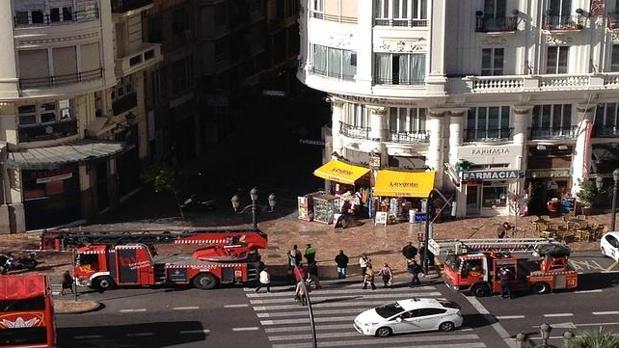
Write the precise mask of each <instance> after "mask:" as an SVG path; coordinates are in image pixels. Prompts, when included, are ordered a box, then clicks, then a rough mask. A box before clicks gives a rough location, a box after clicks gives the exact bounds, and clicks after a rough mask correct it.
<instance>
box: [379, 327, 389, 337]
mask: <svg viewBox="0 0 619 348" xmlns="http://www.w3.org/2000/svg"><path fill="white" fill-rule="evenodd" d="M391 333H392V331H391V329H390V328H388V327H380V328H378V329H377V330H376V337H389V336H391Z"/></svg>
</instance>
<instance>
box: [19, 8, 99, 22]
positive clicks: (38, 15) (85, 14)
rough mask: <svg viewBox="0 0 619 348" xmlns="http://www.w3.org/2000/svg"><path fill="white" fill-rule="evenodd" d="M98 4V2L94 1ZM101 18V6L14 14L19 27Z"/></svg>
mask: <svg viewBox="0 0 619 348" xmlns="http://www.w3.org/2000/svg"><path fill="white" fill-rule="evenodd" d="M93 4H96V3H93ZM98 18H99V8H97V7H96V6H93V7H91V8H89V9H87V10H82V11H66V12H65V11H63V12H58V13H43V11H39V12H36V11H31V12H30V16H29V15H28V12H18V13H17V15H15V16H13V25H14V26H15V27H16V28H19V27H36V26H41V25H62V24H75V23H82V22H90V21H93V20H96V19H98Z"/></svg>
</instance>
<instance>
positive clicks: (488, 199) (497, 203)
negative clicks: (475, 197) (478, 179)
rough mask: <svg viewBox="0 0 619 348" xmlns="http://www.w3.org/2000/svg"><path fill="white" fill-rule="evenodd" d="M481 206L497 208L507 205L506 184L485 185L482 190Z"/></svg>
mask: <svg viewBox="0 0 619 348" xmlns="http://www.w3.org/2000/svg"><path fill="white" fill-rule="evenodd" d="M482 206H483V207H484V208H498V207H506V206H507V186H485V185H484V187H483V190H482Z"/></svg>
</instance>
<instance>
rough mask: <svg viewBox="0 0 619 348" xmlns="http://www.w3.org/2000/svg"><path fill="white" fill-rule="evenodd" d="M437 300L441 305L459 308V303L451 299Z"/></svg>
mask: <svg viewBox="0 0 619 348" xmlns="http://www.w3.org/2000/svg"><path fill="white" fill-rule="evenodd" d="M439 302H440V304H441V305H443V307H446V308H454V309H460V305H459V304H457V303H455V302H451V301H439Z"/></svg>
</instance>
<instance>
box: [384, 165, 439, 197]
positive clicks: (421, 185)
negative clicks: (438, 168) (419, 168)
mask: <svg viewBox="0 0 619 348" xmlns="http://www.w3.org/2000/svg"><path fill="white" fill-rule="evenodd" d="M435 173H436V172H410V171H401V170H379V171H378V173H377V174H376V183H375V184H374V195H375V196H382V197H417V198H427V197H428V195H429V194H430V191H432V189H433V188H434V174H435Z"/></svg>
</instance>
